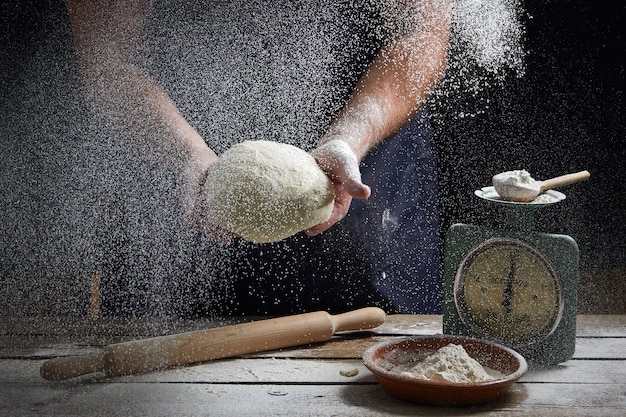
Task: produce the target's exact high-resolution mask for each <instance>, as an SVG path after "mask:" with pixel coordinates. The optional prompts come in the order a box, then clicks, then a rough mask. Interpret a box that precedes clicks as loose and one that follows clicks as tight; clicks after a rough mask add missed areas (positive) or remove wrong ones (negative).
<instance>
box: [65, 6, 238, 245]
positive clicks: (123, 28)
mask: <svg viewBox="0 0 626 417" xmlns="http://www.w3.org/2000/svg"><path fill="white" fill-rule="evenodd" d="M149 5H150V1H149V0H139V1H98V0H92V1H89V0H69V1H68V11H69V16H70V23H71V27H72V35H73V38H74V44H75V48H76V54H77V59H78V65H79V70H80V74H81V79H82V82H83V85H84V88H85V91H86V93H87V96H88V98H89V100H90V102H91V103H92V104H93V105H94V106H95V108H96V110H97V111H98V112H99V113H101V114H104V115H106V116H105V117H107V118H108V119H109V121H111V122H112V124H113V126H114V127H115V129H116V131H117V132H118V133H119V134H120V135H122V136H123V137H124V138H126V139H127V140H129V141H131V142H132V143H133V144H134V145H135V146H137V147H138V148H139V149H141V150H142V151H143V152H145V153H147V154H149V155H151V156H153V157H156V158H158V159H159V160H160V161H163V162H164V163H165V164H166V165H167V166H168V167H169V169H171V170H172V172H174V173H175V175H176V178H177V189H178V194H179V199H180V201H181V206H182V211H183V220H184V221H185V222H186V223H188V224H191V225H193V226H195V227H197V228H198V229H200V230H201V231H203V232H205V233H207V234H209V235H211V236H214V237H216V238H218V239H220V240H227V239H228V233H227V232H225V231H224V230H220V229H219V228H217V227H215V226H214V225H211V224H208V223H206V222H205V221H203V216H202V199H201V195H202V193H201V190H202V185H203V183H204V179H205V178H206V173H207V171H208V170H209V169H210V167H211V166H212V164H213V163H215V161H216V160H217V156H216V154H215V153H214V152H213V151H212V150H211V149H210V148H209V147H208V146H207V145H206V144H205V142H204V140H203V139H202V137H200V135H199V134H198V133H197V132H196V131H195V129H194V128H193V127H192V126H191V125H189V123H187V121H186V120H185V119H184V117H183V116H182V114H181V113H180V111H179V110H178V108H177V107H176V104H175V103H174V102H173V101H172V100H171V99H170V97H169V96H168V95H167V93H166V92H165V91H164V90H163V89H162V88H161V87H160V86H159V85H158V84H157V83H156V82H155V81H154V80H153V79H152V78H151V77H150V76H149V74H147V73H146V72H145V71H144V70H143V69H142V68H140V67H139V66H137V65H135V64H134V63H133V61H132V56H133V54H134V52H135V48H136V46H137V43H138V42H139V40H140V36H141V32H142V30H143V26H144V21H145V19H146V16H147V13H148V8H149Z"/></svg>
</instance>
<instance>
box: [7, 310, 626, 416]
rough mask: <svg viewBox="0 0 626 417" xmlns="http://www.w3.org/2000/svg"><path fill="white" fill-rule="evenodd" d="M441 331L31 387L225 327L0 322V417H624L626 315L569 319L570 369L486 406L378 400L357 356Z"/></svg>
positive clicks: (400, 330) (400, 328) (419, 329)
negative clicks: (58, 369) (59, 373)
mask: <svg viewBox="0 0 626 417" xmlns="http://www.w3.org/2000/svg"><path fill="white" fill-rule="evenodd" d="M441 319H442V318H441V316H422V315H416V316H411V315H393V316H389V317H388V318H387V322H386V323H385V324H384V325H383V326H381V327H379V328H377V329H375V330H373V331H370V332H362V333H354V334H347V333H345V334H340V335H337V336H335V337H334V338H333V339H332V340H331V341H330V342H327V343H319V344H315V345H309V346H304V347H300V348H292V349H284V350H281V351H274V352H267V353H261V354H255V355H249V356H244V357H239V358H234V359H224V360H219V361H213V362H209V363H203V364H197V365H191V366H187V367H183V368H176V369H169V370H164V371H155V372H150V373H145V374H141V375H133V376H125V377H118V378H109V379H106V378H97V377H96V376H91V377H83V378H81V379H78V380H72V381H65V382H50V381H45V380H43V379H41V377H40V376H39V367H40V365H41V364H42V363H43V362H44V360H45V359H47V358H50V357H55V356H59V355H74V354H87V353H94V352H96V351H98V348H99V347H100V346H102V345H105V344H108V343H114V342H118V341H122V340H130V339H137V338H143V337H149V336H154V335H162V334H172V333H179V332H182V331H189V330H196V329H201V328H207V327H214V326H216V325H223V324H229V323H232V322H233V321H228V320H226V321H221V322H219V323H216V322H211V321H209V320H193V321H192V320H171V319H169V320H168V319H154V318H152V319H143V320H139V319H133V320H121V319H116V320H114V319H76V318H73V319H68V318H45V319H44V318H33V319H12V318H6V317H5V318H2V324H1V326H0V331H1V333H0V410H1V411H0V414H2V415H7V416H55V415H63V416H167V417H175V416H229V417H230V416H255V417H262V416H272V417H274V416H289V417H292V416H379V415H385V416H387V415H398V416H418V415H424V416H436V415H446V416H455V415H473V416H485V415H487V416H500V415H507V416H508V415H519V416H568V417H571V416H626V316H625V315H583V316H579V317H578V324H577V339H576V354H575V357H574V359H572V360H570V361H568V362H566V363H563V364H561V365H558V366H554V367H549V368H545V369H532V368H531V370H530V371H529V372H528V373H527V374H526V375H525V376H524V377H523V378H522V379H521V380H520V381H519V382H518V383H516V384H515V385H514V386H513V388H512V389H511V391H509V393H507V394H506V395H505V396H504V397H502V398H501V399H499V400H496V401H494V402H491V403H488V404H484V405H481V406H473V407H459V408H452V407H450V408H445V407H426V406H421V405H417V404H413V403H410V402H406V401H403V400H399V399H396V398H394V397H392V396H390V395H389V394H387V393H386V392H385V391H384V390H382V388H381V387H380V386H379V385H378V384H377V382H376V380H375V379H374V377H373V375H372V374H371V373H370V372H369V371H368V370H367V369H366V368H365V367H364V366H363V364H362V361H361V354H362V353H363V351H364V350H365V349H366V348H367V347H369V346H372V345H373V344H375V343H378V342H381V341H384V340H388V339H390V338H397V337H403V336H410V335H429V334H436V333H441ZM357 371H358V373H357ZM355 374H356V375H355Z"/></svg>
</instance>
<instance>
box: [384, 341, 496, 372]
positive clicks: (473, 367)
mask: <svg viewBox="0 0 626 417" xmlns="http://www.w3.org/2000/svg"><path fill="white" fill-rule="evenodd" d="M395 370H396V371H397V372H399V373H400V374H402V375H407V376H410V377H413V378H419V379H427V380H431V381H448V382H484V381H492V380H494V379H497V376H496V375H495V374H497V371H494V370H492V369H490V370H489V372H487V369H486V368H485V367H483V366H482V365H481V364H480V363H478V361H477V360H475V359H473V358H471V357H470V356H469V355H468V354H467V352H466V351H465V349H464V348H463V346H460V345H455V344H453V343H450V344H449V345H447V346H444V347H442V348H440V349H439V350H438V351H437V352H436V353H434V354H432V355H429V356H427V357H426V358H425V359H424V360H422V361H420V362H418V363H417V364H412V363H411V364H409V365H401V366H398V367H396V369H395Z"/></svg>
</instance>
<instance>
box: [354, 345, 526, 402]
mask: <svg viewBox="0 0 626 417" xmlns="http://www.w3.org/2000/svg"><path fill="white" fill-rule="evenodd" d="M450 343H454V344H457V345H461V346H463V348H464V349H465V351H466V352H467V353H468V355H469V356H471V357H472V358H474V359H476V360H477V361H478V362H479V363H480V364H481V365H483V366H486V367H488V368H491V369H493V370H496V371H498V372H500V373H501V374H503V375H504V376H503V377H501V378H499V379H495V380H491V381H485V382H447V381H430V380H426V379H419V378H414V377H411V376H409V375H402V374H400V373H399V372H397V371H394V368H395V367H396V366H398V365H406V364H409V363H410V362H416V361H419V360H422V359H424V358H425V357H426V356H428V355H431V354H433V353H435V352H436V351H437V350H438V349H439V348H442V347H444V346H447V345H448V344H450ZM363 363H364V365H365V367H367V369H369V370H370V371H371V372H372V373H373V374H374V375H375V376H376V379H377V380H378V382H379V383H380V385H381V386H382V387H383V388H384V389H385V390H386V391H388V392H389V393H390V394H392V395H394V396H396V397H399V398H402V399H405V400H409V401H413V402H417V403H421V404H429V405H447V406H460V405H470V404H480V403H485V402H488V401H492V400H495V399H496V398H498V397H501V396H502V395H504V394H505V393H506V392H507V391H508V390H509V388H510V387H511V385H513V384H514V383H515V381H517V380H518V379H519V378H520V377H521V376H522V375H524V374H525V373H526V371H527V369H528V365H527V363H526V360H525V359H524V358H523V357H522V355H520V354H519V353H517V352H515V351H514V350H512V349H509V348H507V347H504V346H500V345H497V344H494V343H490V342H486V341H483V340H479V339H473V338H469V337H462V336H448V335H437V336H424V337H414V338H408V339H403V340H399V341H398V340H393V341H388V342H383V343H379V344H377V345H375V346H372V347H370V348H369V349H367V350H366V351H365V352H364V354H363Z"/></svg>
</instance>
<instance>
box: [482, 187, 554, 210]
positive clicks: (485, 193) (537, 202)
mask: <svg viewBox="0 0 626 417" xmlns="http://www.w3.org/2000/svg"><path fill="white" fill-rule="evenodd" d="M474 194H475V195H476V196H478V197H480V198H482V199H483V200H488V201H491V202H494V203H499V204H512V205H524V206H532V207H543V206H549V205H552V204H555V203H558V202H561V201H563V200H565V194H563V193H560V192H558V191H554V190H548V191H546V192H543V193H541V194H539V195H538V196H537V197H536V198H535V199H534V200H532V201H529V202H527V203H521V202H517V201H507V200H504V199H502V197H500V195H499V194H498V193H497V192H496V190H495V189H494V188H493V187H483V188H481V189H480V190H476V191H474Z"/></svg>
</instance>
